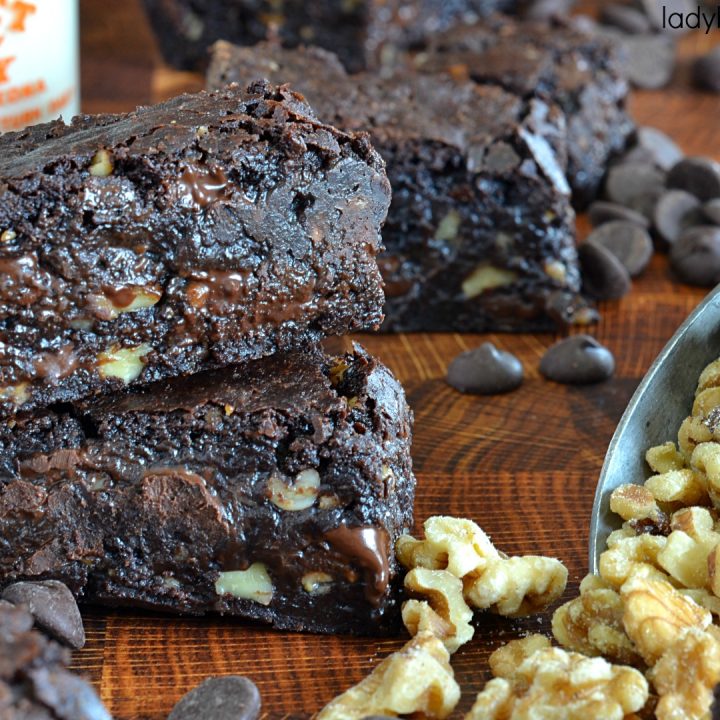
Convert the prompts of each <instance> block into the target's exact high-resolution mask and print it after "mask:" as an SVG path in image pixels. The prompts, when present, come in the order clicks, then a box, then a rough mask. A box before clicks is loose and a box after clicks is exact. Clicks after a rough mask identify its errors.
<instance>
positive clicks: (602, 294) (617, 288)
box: [578, 240, 631, 300]
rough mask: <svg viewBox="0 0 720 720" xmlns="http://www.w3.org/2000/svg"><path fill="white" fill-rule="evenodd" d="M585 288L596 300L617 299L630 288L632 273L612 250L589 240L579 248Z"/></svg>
mask: <svg viewBox="0 0 720 720" xmlns="http://www.w3.org/2000/svg"><path fill="white" fill-rule="evenodd" d="M578 259H579V260H580V271H581V274H582V283H583V290H584V291H585V292H586V293H587V294H588V295H590V296H591V297H594V298H595V299H596V300H617V299H618V298H621V297H622V296H623V295H626V294H627V293H628V292H629V290H630V285H631V281H630V273H629V272H628V271H627V268H626V267H625V266H624V265H623V264H622V263H621V262H620V260H618V259H617V258H616V257H615V255H613V254H612V253H611V252H610V250H608V249H607V248H605V247H603V246H602V245H598V244H597V243H594V242H588V241H587V240H586V241H585V242H584V243H583V244H582V245H580V247H579V248H578Z"/></svg>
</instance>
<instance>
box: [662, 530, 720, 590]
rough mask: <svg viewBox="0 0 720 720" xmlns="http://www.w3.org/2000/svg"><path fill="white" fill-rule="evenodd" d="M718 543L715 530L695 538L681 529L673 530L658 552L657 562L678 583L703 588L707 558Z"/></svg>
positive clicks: (719, 539) (717, 535) (707, 580)
mask: <svg viewBox="0 0 720 720" xmlns="http://www.w3.org/2000/svg"><path fill="white" fill-rule="evenodd" d="M718 543H720V535H719V534H718V533H715V532H708V533H706V534H705V535H704V536H703V535H701V536H699V537H697V538H695V537H692V536H691V535H688V533H686V532H683V531H682V530H673V532H671V533H670V535H668V538H667V543H666V544H665V547H664V548H663V549H662V550H661V551H660V552H659V553H658V563H659V564H660V566H661V567H662V568H663V569H664V570H665V571H666V572H667V573H668V575H670V577H671V578H673V580H675V581H676V582H678V583H679V584H680V585H682V586H684V587H686V588H704V587H707V586H708V584H709V576H708V558H709V556H710V553H711V552H712V550H713V549H714V548H715V546H716V545H717V544H718Z"/></svg>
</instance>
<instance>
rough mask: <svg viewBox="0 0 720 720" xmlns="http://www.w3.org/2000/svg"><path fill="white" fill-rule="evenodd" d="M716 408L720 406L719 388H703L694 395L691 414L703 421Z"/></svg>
mask: <svg viewBox="0 0 720 720" xmlns="http://www.w3.org/2000/svg"><path fill="white" fill-rule="evenodd" d="M718 406H720V387H709V388H705V389H704V390H701V391H700V392H698V393H697V395H695V402H694V403H693V407H692V414H693V416H694V417H701V418H702V419H703V420H705V419H706V418H707V417H708V415H709V414H710V413H711V412H712V411H713V410H714V409H715V408H716V407H718Z"/></svg>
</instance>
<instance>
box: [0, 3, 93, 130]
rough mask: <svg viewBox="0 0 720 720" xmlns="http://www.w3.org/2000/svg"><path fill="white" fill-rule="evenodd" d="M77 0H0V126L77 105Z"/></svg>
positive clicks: (14, 126)
mask: <svg viewBox="0 0 720 720" xmlns="http://www.w3.org/2000/svg"><path fill="white" fill-rule="evenodd" d="M78 59H79V53H78V0H0V132H7V131H9V130H20V129H22V128H24V127H25V126H27V125H35V124H36V123H40V122H46V121H47V120H54V119H55V118H58V117H60V116H62V117H63V118H64V119H65V120H66V121H68V120H70V118H71V117H72V116H73V115H77V114H78V112H79V110H80V87H79V84H80V78H79V72H78V65H79V64H78Z"/></svg>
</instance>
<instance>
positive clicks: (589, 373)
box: [540, 335, 615, 385]
mask: <svg viewBox="0 0 720 720" xmlns="http://www.w3.org/2000/svg"><path fill="white" fill-rule="evenodd" d="M540 372H541V373H542V374H543V375H544V376H545V377H546V378H547V379H548V380H554V381H555V382H559V383H564V384H568V385H586V384H590V383H597V382H603V381H604V380H608V379H609V378H610V377H612V374H613V373H614V372H615V358H614V357H613V354H612V353H611V352H610V351H609V350H608V349H607V348H606V347H604V346H603V345H601V344H600V343H599V342H598V341H597V340H595V338H594V337H591V336H590V335H573V336H572V337H569V338H566V339H565V340H560V342H557V343H555V345H552V346H551V347H550V348H548V349H547V351H546V352H545V354H544V355H543V357H542V359H541V360H540Z"/></svg>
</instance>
